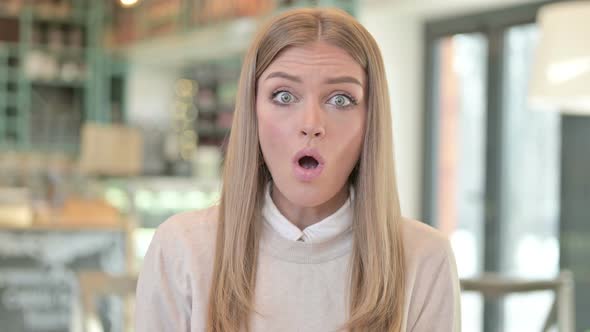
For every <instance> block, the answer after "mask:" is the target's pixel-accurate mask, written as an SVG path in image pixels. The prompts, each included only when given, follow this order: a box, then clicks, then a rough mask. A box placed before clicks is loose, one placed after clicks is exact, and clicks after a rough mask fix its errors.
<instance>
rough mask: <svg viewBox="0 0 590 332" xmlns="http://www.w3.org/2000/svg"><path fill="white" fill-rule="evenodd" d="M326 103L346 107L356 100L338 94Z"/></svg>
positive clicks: (353, 103)
mask: <svg viewBox="0 0 590 332" xmlns="http://www.w3.org/2000/svg"><path fill="white" fill-rule="evenodd" d="M328 104H331V105H334V106H336V107H338V108H346V107H349V106H352V105H355V104H356V101H355V100H354V98H352V97H351V96H347V95H344V94H338V95H335V96H334V97H332V98H330V100H328Z"/></svg>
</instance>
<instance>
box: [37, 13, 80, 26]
mask: <svg viewBox="0 0 590 332" xmlns="http://www.w3.org/2000/svg"><path fill="white" fill-rule="evenodd" d="M33 21H38V22H44V23H59V24H69V25H72V24H75V25H83V24H86V17H85V16H84V15H83V14H77V13H74V14H72V15H68V16H46V15H41V14H39V13H33Z"/></svg>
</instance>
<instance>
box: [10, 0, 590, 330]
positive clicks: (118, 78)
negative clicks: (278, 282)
mask: <svg viewBox="0 0 590 332" xmlns="http://www.w3.org/2000/svg"><path fill="white" fill-rule="evenodd" d="M304 6H305V7H316V6H331V7H339V8H342V9H344V10H346V11H348V12H349V13H350V14H352V15H354V16H355V17H356V18H357V19H359V20H360V22H361V23H362V24H364V25H365V26H366V27H367V29H368V30H369V31H370V32H371V33H372V34H373V36H374V37H375V39H376V40H377V42H378V44H379V46H380V47H381V50H382V53H383V57H384V61H385V67H386V71H387V77H388V80H389V89H390V94H391V104H392V113H393V118H394V120H393V121H394V122H393V128H394V140H395V142H396V151H395V155H396V159H397V160H396V162H397V175H398V181H399V191H400V196H401V203H402V211H403V213H404V215H406V216H408V217H411V218H415V219H419V220H422V221H424V222H426V223H428V224H430V225H432V226H434V227H436V228H438V229H440V230H442V231H443V232H444V233H445V234H447V235H448V236H449V238H450V239H451V243H452V246H453V249H454V251H455V255H456V258H457V264H458V270H459V274H460V278H461V279H462V286H463V292H462V319H463V323H462V324H463V331H466V332H472V331H473V332H477V331H484V332H492V331H494V332H497V331H511V332H522V331H546V330H549V331H566V332H568V331H582V332H588V331H590V258H589V256H590V23H589V22H590V1H522V0H447V1H430V0H315V1H313V0H305V1H304V0H300V1H298V0H93V1H91V0H0V331H2V332H4V331H7V332H21V331H22V332H28V331H43V332H57V331H74V332H75V331H116V332H118V331H132V330H133V329H132V321H133V315H132V313H133V292H134V289H135V282H136V276H137V271H138V270H139V268H140V267H141V262H142V259H143V256H144V255H145V252H146V250H147V247H148V245H149V243H150V241H151V237H152V235H153V232H154V230H155V228H156V227H158V225H159V224H160V223H162V222H163V221H164V220H165V219H166V218H168V217H169V216H171V215H173V214H175V213H177V212H181V211H186V210H192V209H201V208H205V207H208V206H211V205H213V204H215V203H216V202H217V200H218V198H219V189H220V167H221V164H222V159H223V153H224V144H225V142H226V139H227V136H228V133H229V130H230V127H231V122H232V115H233V110H234V98H235V94H236V90H237V81H238V76H239V71H240V66H241V59H242V56H243V55H244V52H245V50H246V48H247V46H248V44H249V42H250V41H251V39H252V37H253V33H254V31H255V30H256V28H257V27H258V26H259V25H260V24H261V23H262V22H264V20H265V19H266V18H268V17H269V16H272V15H274V14H276V13H278V12H281V11H283V10H285V9H288V8H293V7H304Z"/></svg>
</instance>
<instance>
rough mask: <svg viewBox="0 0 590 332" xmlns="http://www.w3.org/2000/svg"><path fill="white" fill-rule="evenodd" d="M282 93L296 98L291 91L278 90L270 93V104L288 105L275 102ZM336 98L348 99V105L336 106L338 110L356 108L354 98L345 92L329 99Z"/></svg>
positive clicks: (356, 102)
mask: <svg viewBox="0 0 590 332" xmlns="http://www.w3.org/2000/svg"><path fill="white" fill-rule="evenodd" d="M282 92H287V93H289V94H291V95H292V96H293V97H294V98H295V99H297V97H295V95H294V94H293V93H292V92H291V91H289V90H287V89H278V90H275V91H273V92H272V94H271V98H270V99H271V102H273V103H274V104H275V105H278V106H288V105H289V104H282V103H280V102H277V101H276V100H275V98H276V97H277V96H278V95H279V93H282ZM336 96H344V97H346V98H348V100H349V101H350V105H347V106H342V107H340V106H336V108H339V109H348V108H351V107H353V106H356V105H357V104H358V101H357V99H356V98H354V97H353V96H352V95H351V94H349V93H346V92H339V93H337V94H335V95H333V96H331V97H330V98H329V99H332V98H334V97H336ZM329 99H328V100H329Z"/></svg>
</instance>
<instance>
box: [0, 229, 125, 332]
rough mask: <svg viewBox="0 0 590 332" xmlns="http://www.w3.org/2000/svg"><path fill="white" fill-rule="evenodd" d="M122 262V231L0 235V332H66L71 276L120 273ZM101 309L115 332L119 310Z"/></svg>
mask: <svg viewBox="0 0 590 332" xmlns="http://www.w3.org/2000/svg"><path fill="white" fill-rule="evenodd" d="M125 257H126V256H125V234H124V233H123V232H122V231H102V230H101V231H69V230H68V231H63V230H62V231H52V230H0V331H1V332H5V331H6V332H64V331H70V325H71V322H72V321H73V317H72V315H73V312H74V311H75V310H74V305H75V303H77V301H78V299H77V296H78V295H77V294H79V292H78V289H77V287H78V286H77V285H78V283H77V280H76V273H77V271H80V270H95V271H96V270H100V271H105V272H108V273H113V274H120V273H123V272H125ZM105 310H106V314H105V316H106V317H107V319H108V320H110V321H107V324H105V325H107V327H108V328H107V329H108V330H109V331H119V330H120V325H121V324H120V323H119V322H120V321H121V317H122V311H121V306H117V305H112V304H108V305H107V308H106V309H105ZM72 332H74V331H72Z"/></svg>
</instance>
